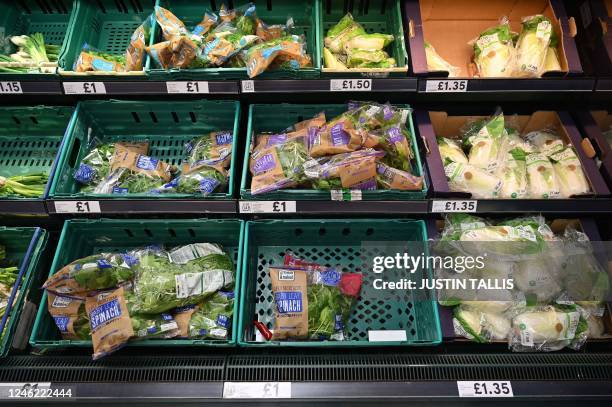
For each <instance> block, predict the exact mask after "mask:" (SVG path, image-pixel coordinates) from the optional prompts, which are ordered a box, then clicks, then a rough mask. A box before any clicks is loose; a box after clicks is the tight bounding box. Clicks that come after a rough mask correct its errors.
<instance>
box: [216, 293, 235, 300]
mask: <svg viewBox="0 0 612 407" xmlns="http://www.w3.org/2000/svg"><path fill="white" fill-rule="evenodd" d="M219 295H221V296H223V297H225V298H229V299H230V300H232V299H234V292H233V291H219Z"/></svg>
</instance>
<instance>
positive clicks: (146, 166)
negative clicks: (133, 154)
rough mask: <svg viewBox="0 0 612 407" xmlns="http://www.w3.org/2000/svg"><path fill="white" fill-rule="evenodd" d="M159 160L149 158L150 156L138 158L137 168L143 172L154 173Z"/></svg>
mask: <svg viewBox="0 0 612 407" xmlns="http://www.w3.org/2000/svg"><path fill="white" fill-rule="evenodd" d="M158 162H159V160H157V159H155V158H152V157H149V156H148V155H141V156H138V159H137V160H136V168H140V169H141V170H146V171H153V170H154V169H155V168H157V163H158Z"/></svg>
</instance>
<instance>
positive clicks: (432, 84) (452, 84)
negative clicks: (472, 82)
mask: <svg viewBox="0 0 612 407" xmlns="http://www.w3.org/2000/svg"><path fill="white" fill-rule="evenodd" d="M467 87H468V81H467V80H466V79H436V80H432V79H430V80H428V81H427V83H425V92H427V93H430V92H467Z"/></svg>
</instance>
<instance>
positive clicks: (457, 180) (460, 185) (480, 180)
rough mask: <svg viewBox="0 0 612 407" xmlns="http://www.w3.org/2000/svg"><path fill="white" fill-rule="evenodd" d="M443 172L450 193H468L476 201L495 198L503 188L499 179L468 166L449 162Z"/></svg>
mask: <svg viewBox="0 0 612 407" xmlns="http://www.w3.org/2000/svg"><path fill="white" fill-rule="evenodd" d="M444 172H445V173H446V178H447V180H448V186H449V187H450V189H451V191H455V192H468V193H471V194H472V197H473V198H477V199H494V198H497V197H498V196H499V191H500V190H501V188H502V186H503V181H502V180H501V179H499V178H498V177H496V176H495V175H491V174H489V173H488V172H486V171H485V170H482V169H480V168H478V167H474V166H473V165H470V164H463V163H456V162H451V163H449V164H447V165H446V166H445V167H444Z"/></svg>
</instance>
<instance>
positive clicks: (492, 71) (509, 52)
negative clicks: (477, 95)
mask: <svg viewBox="0 0 612 407" xmlns="http://www.w3.org/2000/svg"><path fill="white" fill-rule="evenodd" d="M474 62H475V63H476V67H477V68H478V74H479V76H480V77H483V78H507V77H510V76H512V75H513V74H514V71H515V67H516V51H515V49H514V44H513V43H512V33H511V32H510V25H509V23H508V20H507V19H506V18H504V19H503V20H502V22H501V23H500V24H499V25H498V26H496V27H492V28H489V29H488V30H486V31H484V32H483V33H481V34H480V36H479V37H478V39H476V40H475V41H474Z"/></svg>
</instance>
